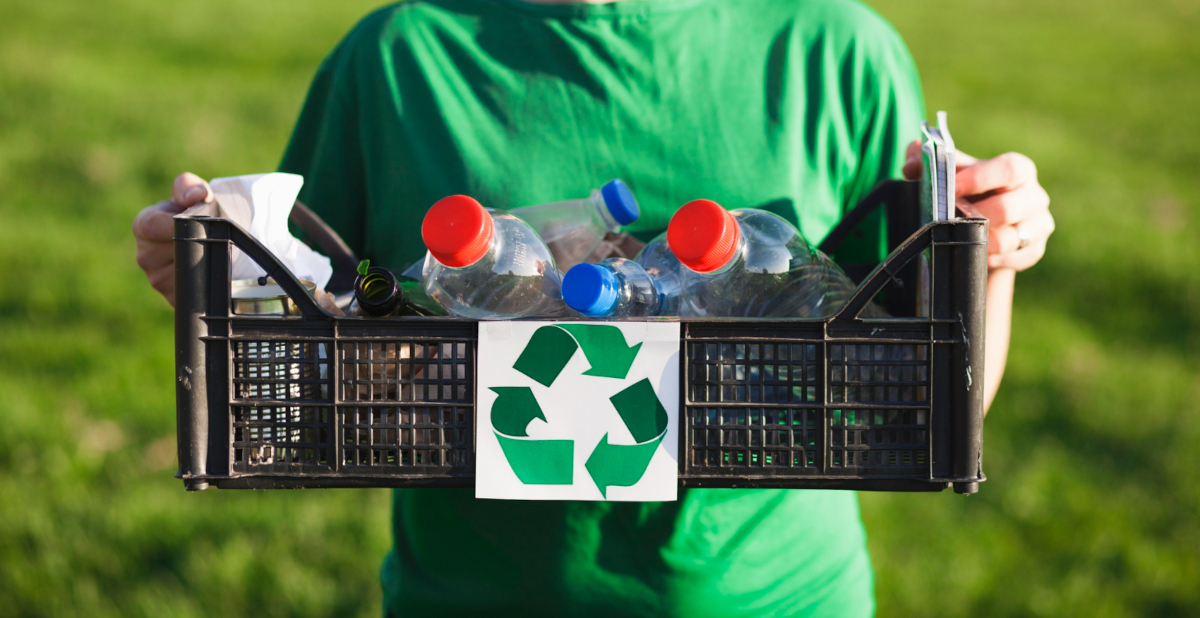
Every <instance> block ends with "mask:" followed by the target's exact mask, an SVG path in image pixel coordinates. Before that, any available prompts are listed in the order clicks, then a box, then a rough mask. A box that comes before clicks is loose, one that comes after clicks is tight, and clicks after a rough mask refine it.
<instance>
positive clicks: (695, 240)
mask: <svg viewBox="0 0 1200 618" xmlns="http://www.w3.org/2000/svg"><path fill="white" fill-rule="evenodd" d="M667 242H668V245H669V246H670V249H671V252H672V253H673V254H674V255H675V257H677V258H678V259H679V261H680V262H682V263H683V264H684V265H685V266H686V267H687V268H688V269H689V270H691V271H693V272H694V273H695V274H694V276H690V277H685V278H684V280H685V289H684V290H683V299H684V303H685V304H686V305H688V309H689V310H690V311H692V312H694V313H695V314H696V315H699V316H708V317H801V318H823V317H827V316H830V315H833V313H835V312H836V311H837V310H838V309H839V308H841V306H842V304H844V303H845V302H846V300H847V299H848V298H849V297H850V294H852V293H853V291H854V289H855V286H854V284H853V283H852V282H850V280H849V278H847V277H846V275H845V273H843V272H842V270H841V268H839V267H838V266H837V264H834V263H833V261H832V260H830V259H829V258H828V257H827V256H825V255H824V254H822V253H821V252H819V251H817V250H815V249H813V248H812V247H810V246H809V244H808V243H807V242H806V241H805V240H804V237H803V236H801V235H800V232H799V231H798V230H796V228H795V227H794V226H793V225H792V224H791V223H789V222H788V221H787V220H786V219H783V218H782V217H780V216H778V215H776V214H774V213H770V212H767V211H765V210H756V209H750V208H747V209H743V210H734V211H726V210H725V209H724V208H722V207H721V206H720V205H719V204H717V203H716V202H712V201H710V200H695V201H693V202H689V203H688V204H686V205H684V206H683V208H680V209H679V211H677V212H676V213H675V216H674V217H672V218H671V223H670V225H669V226H668V228H667Z"/></svg>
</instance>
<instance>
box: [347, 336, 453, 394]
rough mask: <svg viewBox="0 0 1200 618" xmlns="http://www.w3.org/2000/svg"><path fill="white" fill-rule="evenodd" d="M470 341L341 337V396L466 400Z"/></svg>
mask: <svg viewBox="0 0 1200 618" xmlns="http://www.w3.org/2000/svg"><path fill="white" fill-rule="evenodd" d="M470 349H471V346H469V345H467V342H465V341H450V342H432V343H431V342H421V341H401V340H395V341H344V342H341V343H340V344H339V348H338V354H339V359H340V362H341V363H342V383H341V385H340V387H341V390H342V392H341V395H342V401H344V402H347V403H356V402H374V401H395V402H455V403H463V404H467V405H469V404H470V403H471V399H472V397H473V396H474V393H473V392H472V391H471V380H470V374H471V371H472V366H471V358H470V356H469V352H470Z"/></svg>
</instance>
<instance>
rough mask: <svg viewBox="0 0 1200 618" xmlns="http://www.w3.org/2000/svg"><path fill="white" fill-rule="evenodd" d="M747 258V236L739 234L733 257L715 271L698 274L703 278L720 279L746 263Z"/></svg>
mask: <svg viewBox="0 0 1200 618" xmlns="http://www.w3.org/2000/svg"><path fill="white" fill-rule="evenodd" d="M745 256H746V235H745V234H738V239H737V243H736V244H735V245H734V248H733V255H731V256H729V260H728V261H727V262H725V263H724V264H722V265H721V266H719V267H717V268H716V269H715V270H710V271H708V272H706V273H701V272H698V273H696V274H698V275H700V276H701V277H720V276H723V275H725V274H726V273H728V272H731V271H733V270H734V269H735V267H736V266H737V265H738V264H741V263H743V262H745Z"/></svg>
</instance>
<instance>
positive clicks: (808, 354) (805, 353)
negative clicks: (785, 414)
mask: <svg viewBox="0 0 1200 618" xmlns="http://www.w3.org/2000/svg"><path fill="white" fill-rule="evenodd" d="M818 347H819V346H817V345H816V344H811V343H809V344H804V343H791V344H789V343H766V342H764V343H758V342H751V343H745V342H737V343H732V342H731V343H714V342H699V341H696V342H689V343H688V359H689V365H688V372H689V375H688V391H689V392H688V400H689V402H690V403H694V404H704V403H726V402H736V403H772V404H774V403H781V404H805V403H816V404H817V405H820V402H819V401H818V397H819V395H818V392H817V391H818V388H819V386H820V384H821V375H820V365H819V361H820V357H819V356H818V352H819V350H818Z"/></svg>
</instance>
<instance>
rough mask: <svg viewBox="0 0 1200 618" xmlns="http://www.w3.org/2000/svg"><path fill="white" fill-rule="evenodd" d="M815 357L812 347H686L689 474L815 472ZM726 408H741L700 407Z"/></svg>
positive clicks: (706, 343) (818, 435)
mask: <svg viewBox="0 0 1200 618" xmlns="http://www.w3.org/2000/svg"><path fill="white" fill-rule="evenodd" d="M819 352H820V350H819V346H817V345H816V344H813V343H787V342H785V343H778V342H765V341H764V342H709V341H704V342H700V341H695V342H689V343H688V350H687V353H688V361H689V362H688V373H689V375H688V404H689V405H688V406H687V409H686V414H687V419H686V424H687V431H688V432H690V435H689V438H690V440H689V448H690V451H691V452H690V453H688V454H687V456H688V461H689V463H690V465H691V466H692V468H694V469H714V468H798V469H807V470H806V471H804V472H803V473H804V474H811V473H812V472H813V471H814V470H815V468H816V467H818V466H820V459H821V448H822V447H823V443H824V440H823V439H822V436H821V433H822V430H823V429H822V427H823V426H822V422H821V414H822V409H821V407H820V400H819V387H820V384H821V374H820V371H819V367H820V365H819V364H818V362H819V360H820V357H819ZM730 403H733V404H745V405H736V406H729V405H722V406H721V407H714V406H712V405H705V404H730ZM753 404H758V405H753ZM805 404H807V405H808V406H813V407H804V406H805Z"/></svg>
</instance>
